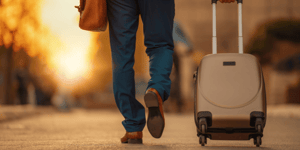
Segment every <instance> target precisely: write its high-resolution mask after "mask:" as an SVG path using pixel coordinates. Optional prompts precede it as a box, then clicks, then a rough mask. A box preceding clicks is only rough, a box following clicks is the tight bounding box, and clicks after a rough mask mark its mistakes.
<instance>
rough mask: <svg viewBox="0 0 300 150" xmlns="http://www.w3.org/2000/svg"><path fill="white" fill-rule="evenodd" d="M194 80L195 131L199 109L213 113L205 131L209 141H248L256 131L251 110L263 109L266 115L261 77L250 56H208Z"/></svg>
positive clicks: (252, 57) (257, 65)
mask: <svg viewBox="0 0 300 150" xmlns="http://www.w3.org/2000/svg"><path fill="white" fill-rule="evenodd" d="M195 82H196V83H195V119H196V120H195V121H196V125H197V128H198V134H199V133H200V130H201V129H200V126H199V117H198V113H199V112H210V113H211V114H212V122H211V125H208V127H207V132H206V135H208V137H209V138H211V139H212V140H249V139H250V138H251V135H253V134H255V133H256V129H255V126H253V125H251V123H250V122H251V113H252V112H263V113H264V116H263V117H264V118H266V97H265V85H264V79H263V75H262V71H261V67H260V65H259V63H258V61H257V59H256V58H255V57H254V56H253V55H250V54H235V53H233V54H230V53H228V54H212V55H207V56H205V57H204V58H203V59H202V60H201V63H200V65H199V68H198V70H197V76H196V81H195ZM265 120H266V119H264V120H263V127H264V124H265Z"/></svg>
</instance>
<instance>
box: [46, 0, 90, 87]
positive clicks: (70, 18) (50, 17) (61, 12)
mask: <svg viewBox="0 0 300 150" xmlns="http://www.w3.org/2000/svg"><path fill="white" fill-rule="evenodd" d="M78 4H79V1H61V0H44V3H43V6H42V21H43V23H44V24H45V25H46V26H47V27H48V28H49V30H50V32H51V34H52V35H53V37H54V38H51V39H50V41H48V45H49V51H51V53H50V55H49V56H47V57H49V61H50V62H48V65H49V66H50V67H51V68H52V69H53V70H54V72H55V73H56V75H57V78H58V79H59V82H60V81H63V82H68V83H67V84H70V83H72V84H76V83H78V82H79V80H80V79H81V78H87V77H88V76H89V75H90V71H91V69H90V68H91V62H90V60H91V58H90V57H91V51H92V50H91V48H90V40H91V33H89V32H87V31H83V30H81V29H80V28H79V27H78V18H79V13H78V11H77V10H76V9H75V8H74V6H75V5H78ZM60 83H61V82H60ZM62 84H64V83H62Z"/></svg>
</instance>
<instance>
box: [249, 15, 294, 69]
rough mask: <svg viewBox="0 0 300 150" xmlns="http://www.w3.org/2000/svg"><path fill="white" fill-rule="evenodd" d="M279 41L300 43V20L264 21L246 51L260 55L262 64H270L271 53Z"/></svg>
mask: <svg viewBox="0 0 300 150" xmlns="http://www.w3.org/2000/svg"><path fill="white" fill-rule="evenodd" d="M278 41H290V42H292V43H297V44H298V43H300V20H297V19H276V20H271V21H267V22H264V23H262V24H261V25H259V26H258V27H257V29H256V31H255V32H254V34H253V36H252V37H251V38H250V41H249V44H247V46H246V51H247V52H248V53H250V54H254V55H256V56H258V58H259V60H260V63H261V64H262V65H264V64H270V63H272V62H271V59H272V58H271V57H272V55H271V53H274V51H275V49H274V46H275V43H276V42H278ZM298 52H300V50H298Z"/></svg>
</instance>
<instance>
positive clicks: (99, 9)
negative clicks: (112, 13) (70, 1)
mask: <svg viewBox="0 0 300 150" xmlns="http://www.w3.org/2000/svg"><path fill="white" fill-rule="evenodd" d="M75 8H77V9H78V11H79V12H80V20H79V27H80V28H81V29H82V30H88V31H95V32H99V31H105V30H106V27H107V5H106V0H80V6H75Z"/></svg>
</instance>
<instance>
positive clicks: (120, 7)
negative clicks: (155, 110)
mask: <svg viewBox="0 0 300 150" xmlns="http://www.w3.org/2000/svg"><path fill="white" fill-rule="evenodd" d="M107 5H108V20H109V32H110V43H111V51H112V62H113V90H114V97H115V101H116V104H117V106H118V108H119V110H120V112H121V113H122V115H123V116H124V118H125V120H124V121H123V122H122V124H123V126H124V127H125V129H126V131H127V132H135V131H142V130H143V129H144V127H145V123H146V119H145V109H144V107H143V105H142V104H140V103H139V102H138V101H137V100H136V98H135V81H134V70H133V65H134V52H135V42H136V31H137V28H138V22H139V14H141V18H142V21H143V24H144V35H145V41H144V42H145V43H144V44H145V46H146V47H147V50H146V53H147V55H148V56H149V58H150V62H149V63H150V76H151V79H150V81H149V82H148V87H147V89H148V88H155V89H156V90H157V91H158V92H159V94H160V95H161V97H162V99H163V100H166V99H168V97H169V94H170V86H171V80H170V78H169V76H170V73H171V70H172V65H173V61H172V60H173V58H172V55H173V48H174V44H173V38H172V29H173V20H174V15H175V5H174V0H107Z"/></svg>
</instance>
